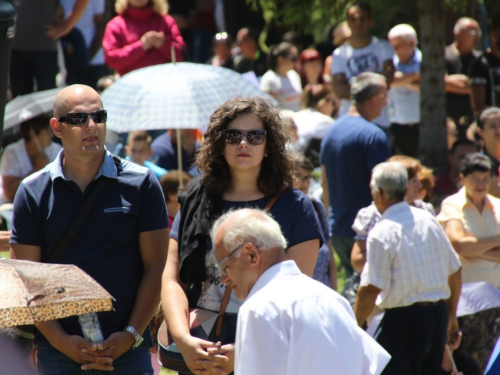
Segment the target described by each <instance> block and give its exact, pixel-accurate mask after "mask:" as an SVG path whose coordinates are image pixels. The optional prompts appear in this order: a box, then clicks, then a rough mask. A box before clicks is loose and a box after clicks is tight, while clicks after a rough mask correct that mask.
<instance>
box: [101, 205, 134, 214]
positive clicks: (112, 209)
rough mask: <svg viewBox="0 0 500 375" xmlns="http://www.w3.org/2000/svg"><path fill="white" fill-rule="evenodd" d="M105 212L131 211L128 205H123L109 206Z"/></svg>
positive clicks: (126, 212)
mask: <svg viewBox="0 0 500 375" xmlns="http://www.w3.org/2000/svg"><path fill="white" fill-rule="evenodd" d="M103 212H104V213H105V214H119V213H122V214H129V213H130V207H127V206H122V207H109V208H105V209H104V211H103Z"/></svg>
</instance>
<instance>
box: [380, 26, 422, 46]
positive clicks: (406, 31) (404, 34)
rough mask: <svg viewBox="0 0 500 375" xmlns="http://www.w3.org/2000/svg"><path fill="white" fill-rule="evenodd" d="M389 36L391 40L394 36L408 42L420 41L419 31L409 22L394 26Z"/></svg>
mask: <svg viewBox="0 0 500 375" xmlns="http://www.w3.org/2000/svg"><path fill="white" fill-rule="evenodd" d="M387 38H388V39H389V40H391V39H394V38H401V39H403V40H404V41H406V42H415V44H417V43H418V38H417V32H416V31H415V29H414V28H413V27H411V25H408V24H407V23H401V24H399V25H396V26H394V27H393V28H392V29H391V30H390V31H389V34H387Z"/></svg>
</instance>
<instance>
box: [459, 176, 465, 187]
mask: <svg viewBox="0 0 500 375" xmlns="http://www.w3.org/2000/svg"><path fill="white" fill-rule="evenodd" d="M458 178H459V179H460V184H461V185H462V186H464V179H465V177H464V175H463V174H462V173H460V174H459V175H458Z"/></svg>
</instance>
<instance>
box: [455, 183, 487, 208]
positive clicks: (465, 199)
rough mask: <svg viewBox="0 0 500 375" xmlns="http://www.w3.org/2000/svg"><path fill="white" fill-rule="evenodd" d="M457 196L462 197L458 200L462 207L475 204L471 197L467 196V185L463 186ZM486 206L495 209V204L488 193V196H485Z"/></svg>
mask: <svg viewBox="0 0 500 375" xmlns="http://www.w3.org/2000/svg"><path fill="white" fill-rule="evenodd" d="M457 196H458V197H460V200H459V201H458V205H459V207H461V208H464V207H465V206H467V205H471V206H474V203H472V201H471V200H470V199H469V197H468V196H467V192H466V191H465V187H462V188H461V189H460V190H459V191H458V193H457ZM484 203H485V205H484V208H490V209H493V204H492V203H491V201H490V199H489V198H488V194H486V197H484Z"/></svg>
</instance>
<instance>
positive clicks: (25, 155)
mask: <svg viewBox="0 0 500 375" xmlns="http://www.w3.org/2000/svg"><path fill="white" fill-rule="evenodd" d="M21 135H22V136H23V138H22V139H20V140H19V141H17V142H15V143H13V144H11V145H9V146H7V147H6V148H5V152H4V154H3V157H2V167H1V173H2V188H3V196H2V197H1V198H0V199H1V200H2V201H3V202H12V201H13V200H14V196H15V195H16V192H17V188H18V187H19V184H20V183H21V181H22V180H23V179H24V178H25V177H27V176H29V175H30V174H32V173H35V172H36V171H39V170H40V169H42V168H44V167H45V166H46V165H47V164H49V163H50V162H51V161H52V160H54V159H55V158H56V156H57V154H58V153H59V151H60V150H61V149H62V147H61V146H60V145H59V144H57V143H52V137H53V134H52V130H51V129H50V116H48V115H40V116H38V117H35V118H33V119H31V120H28V121H25V122H23V123H22V124H21Z"/></svg>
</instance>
